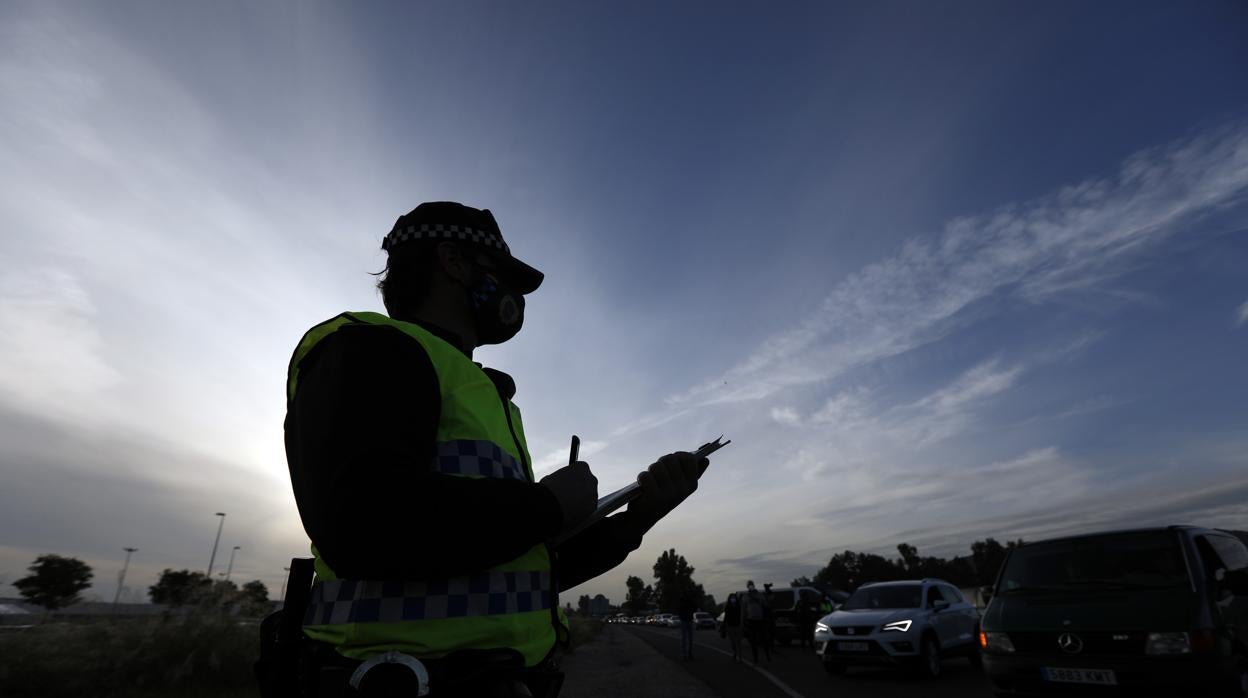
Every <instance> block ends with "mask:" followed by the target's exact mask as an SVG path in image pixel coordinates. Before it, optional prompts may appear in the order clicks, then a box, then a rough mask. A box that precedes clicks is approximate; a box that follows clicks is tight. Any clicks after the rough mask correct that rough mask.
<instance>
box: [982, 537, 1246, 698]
mask: <svg viewBox="0 0 1248 698" xmlns="http://www.w3.org/2000/svg"><path fill="white" fill-rule="evenodd" d="M979 637H980V645H981V647H982V652H983V655H984V671H985V673H987V674H988V677H989V678H990V679H991V680H992V683H993V685H994V687H995V689H996V691H997V695H998V696H1027V695H1038V694H1045V695H1047V694H1050V693H1059V692H1060V693H1062V694H1065V693H1067V692H1072V693H1073V692H1075V691H1078V692H1079V694H1080V695H1085V693H1084V691H1087V692H1088V693H1086V695H1093V693H1091V692H1092V691H1101V692H1112V693H1113V695H1132V696H1134V695H1140V694H1141V693H1144V692H1148V695H1153V694H1154V692H1155V693H1156V694H1157V695H1167V696H1237V697H1241V698H1242V697H1243V696H1248V647H1246V646H1245V644H1244V641H1245V639H1246V638H1248V548H1246V547H1245V546H1244V543H1243V542H1242V541H1240V540H1239V539H1238V538H1236V537H1235V536H1233V535H1231V534H1229V533H1226V532H1224V531H1218V530H1213V529H1207V528H1196V527H1192V526H1171V527H1168V528H1149V529H1134V530H1128V531H1116V532H1110V533H1099V534H1093V535H1083V536H1074V537H1070V538H1060V539H1055V540H1048V541H1041V542H1035V543H1029V544H1027V545H1023V546H1020V547H1018V548H1015V549H1013V550H1011V551H1010V552H1009V554H1008V556H1007V557H1006V559H1005V562H1004V563H1003V564H1002V566H1001V572H1000V574H999V576H998V579H997V583H996V585H995V587H994V588H993V590H992V599H991V601H990V602H989V603H988V608H987V610H986V611H985V612H984V619H983V631H982V632H981V633H980V636H979ZM1095 695H1102V693H1095Z"/></svg>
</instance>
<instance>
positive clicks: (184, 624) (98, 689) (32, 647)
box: [0, 613, 260, 698]
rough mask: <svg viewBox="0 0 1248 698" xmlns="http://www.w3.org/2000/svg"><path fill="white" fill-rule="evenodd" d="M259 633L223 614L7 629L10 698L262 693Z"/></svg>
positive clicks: (2, 638)
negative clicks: (256, 671)
mask: <svg viewBox="0 0 1248 698" xmlns="http://www.w3.org/2000/svg"><path fill="white" fill-rule="evenodd" d="M258 655H259V631H258V629H257V628H256V627H255V626H254V625H249V626H240V625H239V624H238V622H237V621H236V620H235V619H233V618H228V617H224V616H220V615H216V614H210V613H206V614H200V615H192V616H188V617H186V618H169V619H159V618H156V619H118V620H115V621H113V622H108V623H90V624H70V623H53V624H48V625H40V626H35V627H32V628H29V629H26V630H23V631H20V632H6V633H3V634H0V696H5V698H26V697H28V696H29V697H30V698H34V697H36V696H38V697H40V698H62V697H64V698H83V697H84V696H98V697H99V698H123V697H124V698H157V697H160V698H166V697H168V696H179V697H182V696H185V697H186V698H199V697H201V696H202V697H203V698H208V697H209V696H212V697H213V698H258V697H259V695H260V694H259V691H258V690H257V688H256V684H255V679H254V678H253V675H252V663H253V662H254V661H255V659H256V657H257V656H258Z"/></svg>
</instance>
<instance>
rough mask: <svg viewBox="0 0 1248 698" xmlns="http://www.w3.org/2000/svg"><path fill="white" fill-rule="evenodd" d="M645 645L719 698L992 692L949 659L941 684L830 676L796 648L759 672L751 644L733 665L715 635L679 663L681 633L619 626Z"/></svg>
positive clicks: (977, 674)
mask: <svg viewBox="0 0 1248 698" xmlns="http://www.w3.org/2000/svg"><path fill="white" fill-rule="evenodd" d="M617 627H619V628H620V629H626V630H627V631H628V632H631V633H633V634H635V635H636V636H637V637H639V638H641V639H642V640H644V641H645V642H646V643H647V644H649V645H650V646H651V647H653V648H654V649H656V650H658V651H659V652H660V653H661V654H662V655H663V656H665V657H667V658H668V659H670V660H672V661H673V662H676V663H678V664H680V665H681V666H683V667H684V668H685V670H686V671H688V672H689V673H690V674H692V675H693V676H695V677H697V678H698V679H700V680H701V681H703V682H704V683H706V684H707V685H708V686H710V687H711V689H712V690H713V691H714V692H715V693H716V694H717V695H718V696H720V698H753V697H758V698H765V697H770V696H776V697H780V698H814V696H828V695H835V696H838V698H839V697H841V696H847V697H853V696H864V697H866V696H870V697H871V698H889V697H891V696H899V697H900V696H905V697H906V698H927V697H933V698H941V697H944V696H948V697H949V698H955V697H956V698H981V697H983V698H991V697H992V688H991V685H990V684H989V682H988V679H987V678H986V677H985V676H984V675H983V673H982V672H981V671H979V670H978V669H975V668H973V667H971V665H970V663H969V662H968V661H967V660H966V659H963V658H957V659H948V660H945V663H944V671H943V673H942V675H941V676H940V678H937V679H921V678H917V677H914V676H911V675H910V674H908V673H907V672H905V671H901V670H898V669H888V668H874V667H851V668H850V669H849V671H848V673H847V674H845V675H842V676H831V675H829V674H828V673H827V672H826V671H824V669H823V665H822V664H821V660H820V659H819V658H818V657H816V656H815V654H814V651H813V650H810V649H800V648H798V647H797V646H796V645H792V646H789V647H784V646H780V647H778V648H777V651H776V652H774V653H773V654H772V658H771V661H770V662H768V661H766V660H765V659H761V658H762V653H761V652H760V653H759V657H760V660H761V662H760V666H759V667H758V668H757V669H756V668H754V667H753V666H752V664H751V663H750V661H749V659H750V650H749V644H748V643H745V642H742V655H743V656H744V657H745V659H746V662H745V663H742V664H737V663H734V662H733V661H732V647H731V645H729V644H728V640H726V639H722V638H720V637H719V633H717V632H715V631H713V630H699V631H698V632H697V633H696V634H695V635H694V640H693V641H694V647H693V661H691V662H686V661H682V660H681V658H680V630H679V629H676V628H654V627H649V626H636V625H621V626H617Z"/></svg>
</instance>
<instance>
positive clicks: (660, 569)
mask: <svg viewBox="0 0 1248 698" xmlns="http://www.w3.org/2000/svg"><path fill="white" fill-rule="evenodd" d="M653 571H654V583H652V584H647V583H646V582H645V580H643V579H642V578H641V577H636V576H630V577H629V578H628V579H627V580H625V582H624V585H625V587H626V593H625V596H624V603H623V604H622V605H621V609H623V611H624V612H625V613H627V614H629V615H633V616H638V615H642V614H644V613H646V612H647V611H648V610H650V609H652V608H656V607H657V608H658V611H659V612H660V613H675V612H677V610H679V608H680V602H681V600H682V599H684V598H686V597H693V599H694V603H695V604H696V605H697V607H698V608H699V609H701V610H704V611H714V610H715V608H716V603H715V597H714V596H712V595H710V594H708V593H706V590H705V589H704V588H703V587H702V585H701V584H698V583H697V582H696V581H694V579H693V572H694V567H693V565H690V564H689V561H688V560H686V559H685V556H684V555H680V554H678V553H677V552H676V549H675V548H670V549H668V550H665V551H663V553H662V554H661V555H659V558H658V559H657V560H655V561H654V567H653Z"/></svg>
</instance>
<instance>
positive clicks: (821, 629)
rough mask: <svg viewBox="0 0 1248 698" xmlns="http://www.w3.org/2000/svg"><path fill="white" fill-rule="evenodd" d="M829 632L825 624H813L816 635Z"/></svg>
mask: <svg viewBox="0 0 1248 698" xmlns="http://www.w3.org/2000/svg"><path fill="white" fill-rule="evenodd" d="M829 630H831V628H829V627H828V626H827V625H825V624H823V623H815V632H817V633H826V632H828V631H829Z"/></svg>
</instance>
